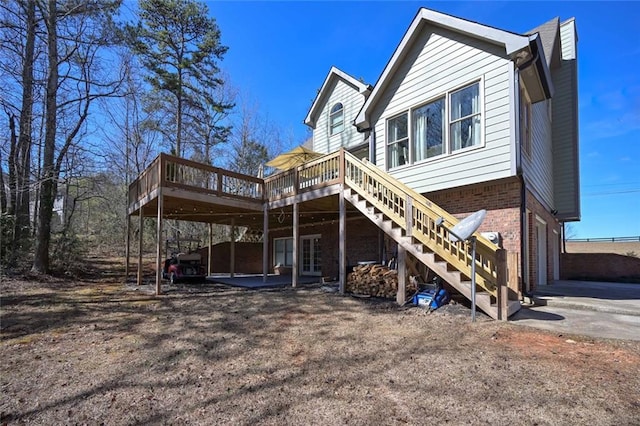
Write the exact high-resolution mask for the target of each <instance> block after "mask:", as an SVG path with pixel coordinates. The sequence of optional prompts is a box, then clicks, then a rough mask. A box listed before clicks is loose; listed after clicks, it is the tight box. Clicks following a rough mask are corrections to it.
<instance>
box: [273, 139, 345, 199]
mask: <svg viewBox="0 0 640 426" xmlns="http://www.w3.org/2000/svg"><path fill="white" fill-rule="evenodd" d="M340 155H341V154H340V151H337V152H333V153H331V154H327V155H323V156H322V157H319V158H316V159H314V160H312V161H308V162H306V163H304V164H301V165H299V166H296V167H294V168H292V169H290V170H287V171H285V172H280V173H276V174H274V175H272V176H269V177H267V178H265V180H264V185H265V195H266V197H265V198H266V199H269V200H274V199H280V198H285V197H289V196H293V195H296V194H300V193H303V192H307V191H312V190H314V189H317V188H321V187H324V186H327V185H332V184H336V183H339V182H340V179H341V176H340Z"/></svg>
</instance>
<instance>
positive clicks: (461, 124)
mask: <svg viewBox="0 0 640 426" xmlns="http://www.w3.org/2000/svg"><path fill="white" fill-rule="evenodd" d="M449 107H450V108H451V117H450V122H449V123H450V124H449V126H450V132H451V151H452V152H453V151H457V150H459V149H464V148H468V147H470V146H477V145H480V143H481V140H482V139H481V134H480V132H481V126H480V118H481V112H480V83H474V84H472V85H469V86H467V87H464V88H462V89H460V90H457V91H455V92H452V93H451V94H450V95H449Z"/></svg>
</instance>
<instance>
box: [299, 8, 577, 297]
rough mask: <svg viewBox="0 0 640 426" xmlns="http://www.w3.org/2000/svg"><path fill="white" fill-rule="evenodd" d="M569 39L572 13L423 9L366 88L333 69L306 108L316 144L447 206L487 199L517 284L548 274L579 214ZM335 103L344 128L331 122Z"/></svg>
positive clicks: (469, 206)
mask: <svg viewBox="0 0 640 426" xmlns="http://www.w3.org/2000/svg"><path fill="white" fill-rule="evenodd" d="M576 43H577V35H576V28H575V21H574V20H573V19H570V20H568V21H565V22H562V23H560V21H559V19H558V18H555V19H552V20H551V21H549V22H547V23H545V24H543V25H541V26H539V27H538V28H535V29H533V30H531V31H529V32H528V33H527V34H522V35H520V34H514V33H512V32H508V31H504V30H499V29H496V28H492V27H489V26H486V25H482V24H478V23H475V22H471V21H468V20H464V19H460V18H456V17H453V16H449V15H445V14H442V13H439V12H435V11H433V10H428V9H420V10H419V11H418V13H417V15H416V17H415V18H414V20H413V22H412V23H411V25H410V26H409V29H408V30H407V32H406V34H405V35H404V37H403V38H402V40H401V41H400V44H399V45H398V47H397V48H396V51H395V52H394V53H393V56H392V57H391V59H390V60H389V62H388V64H387V66H386V67H385V69H384V70H383V71H382V74H381V76H380V78H379V80H378V82H377V83H376V85H375V87H374V88H373V90H372V91H370V93H369V91H365V86H363V85H358V84H357V83H358V82H357V81H355V80H354V79H353V78H352V77H350V76H348V75H347V74H346V73H344V72H342V71H339V70H337V69H336V68H332V69H331V70H330V72H329V75H328V76H327V78H326V80H325V83H324V84H323V86H322V89H321V90H320V92H319V94H318V96H317V97H316V99H315V101H314V104H313V105H312V107H311V110H310V111H309V115H308V116H307V119H306V120H305V123H306V124H308V125H309V126H311V127H312V128H313V149H314V150H315V151H317V152H323V153H329V152H332V151H334V150H335V149H337V148H338V147H339V146H342V147H345V148H347V149H349V150H350V151H352V152H354V153H358V154H357V156H358V157H359V158H360V155H359V154H360V153H362V152H366V153H368V154H369V161H370V162H371V163H373V164H376V165H377V166H378V167H380V168H381V169H382V170H385V171H387V172H388V173H389V174H391V175H392V176H393V177H395V178H396V179H398V180H400V181H401V182H403V183H405V184H407V185H408V186H410V187H411V188H412V189H414V190H415V191H417V192H419V193H421V194H423V195H425V196H426V198H428V199H429V200H431V201H433V202H435V203H436V204H438V205H439V206H440V207H442V208H444V209H445V210H447V211H448V212H449V213H452V214H454V215H455V216H456V217H460V218H461V217H465V216H467V215H469V214H470V213H472V212H474V211H476V210H479V209H486V210H487V211H488V214H487V217H486V219H485V222H484V223H483V225H482V228H481V231H486V232H491V233H492V236H493V237H494V238H495V236H496V233H497V236H498V237H499V240H500V243H501V244H502V246H503V247H505V248H506V249H507V250H509V251H512V252H516V253H519V254H521V258H522V259H523V261H522V262H521V271H522V272H521V276H522V277H523V282H524V289H523V290H524V291H530V290H531V289H532V288H534V287H535V286H537V285H545V284H547V282H549V281H551V280H555V279H559V252H560V238H561V228H562V227H561V225H562V223H563V222H565V221H574V220H579V218H580V203H579V173H578V122H577V116H578V115H577V75H576V70H577V63H576V59H577V57H576V55H577V51H576ZM357 94H362V96H359V97H357V96H356V95H357ZM354 98H355V99H354ZM341 105H344V108H343V109H338V110H339V111H341V112H340V114H343V115H344V120H345V121H346V120H347V119H351V118H352V117H354V116H355V118H354V119H353V121H352V124H353V128H352V129H350V131H349V132H348V133H347V132H346V131H343V132H336V131H334V129H333V128H331V127H330V123H331V122H332V121H336V118H335V117H336V116H335V113H333V115H330V114H331V112H332V111H333V109H336V106H341ZM356 111H357V112H356ZM338 121H339V122H342V120H341V119H338ZM353 129H355V130H356V131H354V130H353ZM343 133H344V135H343ZM362 135H365V139H368V141H367V142H363V136H362ZM363 147H365V148H364V150H363Z"/></svg>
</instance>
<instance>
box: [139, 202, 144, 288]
mask: <svg viewBox="0 0 640 426" xmlns="http://www.w3.org/2000/svg"><path fill="white" fill-rule="evenodd" d="M138 220H139V226H138V279H137V283H138V285H142V232H143V230H144V216H143V215H142V205H141V206H140V209H139V210H138Z"/></svg>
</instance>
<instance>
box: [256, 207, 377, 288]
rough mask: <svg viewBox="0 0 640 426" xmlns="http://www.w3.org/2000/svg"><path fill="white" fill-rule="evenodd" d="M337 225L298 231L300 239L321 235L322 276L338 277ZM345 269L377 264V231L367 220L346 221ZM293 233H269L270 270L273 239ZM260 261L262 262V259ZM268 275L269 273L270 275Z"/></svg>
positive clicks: (289, 235)
mask: <svg viewBox="0 0 640 426" xmlns="http://www.w3.org/2000/svg"><path fill="white" fill-rule="evenodd" d="M339 229H340V228H339V223H338V221H333V222H330V223H327V224H320V225H315V226H304V227H301V228H300V236H305V235H315V234H320V236H321V237H320V245H321V250H322V256H321V257H322V276H325V277H332V278H335V277H337V276H338V275H339V267H338V266H339V260H340V257H339V250H338V249H339V247H340V239H339ZM346 231H347V232H346V234H347V265H355V264H356V263H357V262H360V261H368V260H375V261H379V260H380V259H379V250H380V249H379V243H378V241H379V231H378V228H377V227H376V226H375V225H374V224H373V223H372V222H371V221H370V220H369V219H367V218H365V217H361V218H356V219H350V220H347V229H346ZM292 235H293V231H292V229H290V228H289V229H281V230H277V231H273V232H269V241H270V244H269V263H270V267H271V268H273V265H271V263H273V239H274V238H282V237H291V236H292ZM261 259H262V258H261ZM270 272H271V271H270Z"/></svg>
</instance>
